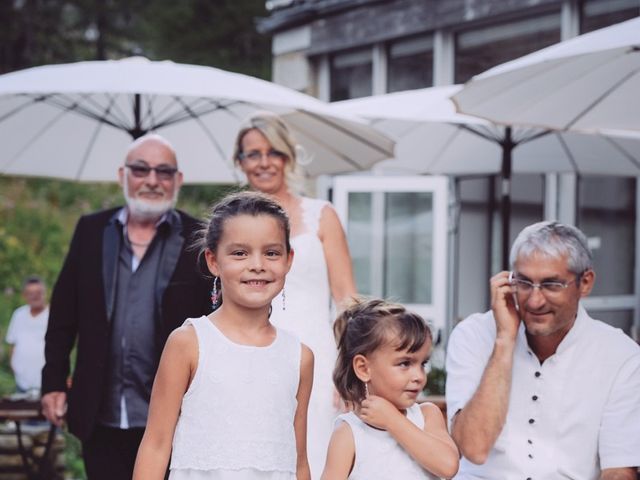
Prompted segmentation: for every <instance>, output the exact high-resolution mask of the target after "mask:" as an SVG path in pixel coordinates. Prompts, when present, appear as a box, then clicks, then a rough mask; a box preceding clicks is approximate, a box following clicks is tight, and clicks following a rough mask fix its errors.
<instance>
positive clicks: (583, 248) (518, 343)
mask: <svg viewBox="0 0 640 480" xmlns="http://www.w3.org/2000/svg"><path fill="white" fill-rule="evenodd" d="M510 261H511V267H512V271H511V272H506V271H505V272H500V273H498V274H497V275H495V276H494V277H493V278H492V279H491V311H489V312H487V313H484V314H475V315H471V316H470V317H469V318H467V319H465V320H464V321H462V322H461V323H460V324H459V325H458V326H456V328H455V329H454V331H453V332H452V335H451V338H450V340H449V346H448V350H447V385H446V394H447V409H448V415H449V420H450V427H451V433H452V436H453V438H454V440H455V441H456V443H457V444H458V447H459V448H460V451H461V453H462V455H463V457H464V458H463V459H462V461H461V463H460V471H459V472H458V475H457V476H456V479H492V480H495V479H507V480H510V479H522V480H526V479H530V480H552V479H553V480H556V479H558V480H559V479H564V478H566V479H576V480H577V479H580V480H597V479H602V480H614V479H615V480H635V479H636V472H637V466H638V465H640V448H639V446H640V347H639V346H638V345H637V344H636V343H635V342H634V341H633V340H632V339H631V338H629V337H627V336H626V335H625V334H624V333H623V332H622V331H621V330H618V329H614V328H612V327H611V326H609V325H606V324H605V323H603V322H600V321H598V320H594V319H592V318H591V317H589V315H588V314H587V312H586V311H585V310H584V308H583V307H582V306H581V305H580V299H581V298H582V297H585V296H586V295H588V294H589V293H590V292H591V289H592V288H593V285H594V282H595V273H594V271H593V266H592V254H591V251H590V250H589V247H588V245H587V240H586V237H585V236H584V234H583V233H582V232H580V230H578V229H577V228H575V227H573V226H569V225H562V224H560V223H557V222H540V223H537V224H534V225H531V226H529V227H527V228H525V229H524V230H523V231H522V232H521V233H520V235H519V236H518V238H517V239H516V240H515V242H514V244H513V246H512V249H511V256H510Z"/></svg>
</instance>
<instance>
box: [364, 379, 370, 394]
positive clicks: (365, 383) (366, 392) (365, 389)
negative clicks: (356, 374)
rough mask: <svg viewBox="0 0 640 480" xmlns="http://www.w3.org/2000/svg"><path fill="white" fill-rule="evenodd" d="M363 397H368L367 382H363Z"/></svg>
mask: <svg viewBox="0 0 640 480" xmlns="http://www.w3.org/2000/svg"><path fill="white" fill-rule="evenodd" d="M364 397H365V398H369V382H364Z"/></svg>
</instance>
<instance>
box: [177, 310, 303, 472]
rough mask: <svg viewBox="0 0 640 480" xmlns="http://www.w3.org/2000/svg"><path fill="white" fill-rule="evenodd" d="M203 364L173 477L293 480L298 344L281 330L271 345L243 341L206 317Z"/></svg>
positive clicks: (184, 418) (200, 327) (201, 323)
mask: <svg viewBox="0 0 640 480" xmlns="http://www.w3.org/2000/svg"><path fill="white" fill-rule="evenodd" d="M185 324H191V325H193V327H194V328H195V331H196V335H197V337H198V367H197V370H196V374H195V376H194V378H193V381H192V382H191V385H190V386H189V389H188V390H187V392H186V393H185V394H184V397H183V399H182V406H181V409H180V416H179V417H178V423H177V425H176V430H175V434H174V437H173V451H172V453H171V467H170V470H171V471H170V475H169V478H170V480H295V478H296V463H297V454H296V440H295V430H294V425H293V423H294V417H295V412H296V407H297V400H296V395H297V393H298V385H299V383H300V357H301V346H300V341H299V340H298V339H297V338H295V337H294V336H293V335H291V334H290V333H288V332H286V331H283V330H280V329H278V330H277V334H276V339H275V340H274V341H273V342H272V343H271V345H268V346H266V347H253V346H249V345H239V344H237V343H234V342H232V341H231V340H229V339H228V338H227V337H226V336H224V334H223V333H222V332H221V331H220V330H218V328H217V327H216V326H215V325H214V324H213V323H212V322H211V321H210V320H209V319H208V318H207V317H201V318H190V319H188V320H186V322H185Z"/></svg>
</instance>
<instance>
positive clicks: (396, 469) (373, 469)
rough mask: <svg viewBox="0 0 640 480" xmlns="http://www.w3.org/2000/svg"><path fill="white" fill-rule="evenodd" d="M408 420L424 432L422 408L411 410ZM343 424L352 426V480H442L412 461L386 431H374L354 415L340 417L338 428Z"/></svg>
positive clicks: (416, 407)
mask: <svg viewBox="0 0 640 480" xmlns="http://www.w3.org/2000/svg"><path fill="white" fill-rule="evenodd" d="M407 418H408V419H409V420H410V421H411V423H413V424H414V425H416V426H417V427H418V428H420V429H424V415H423V414H422V410H421V409H420V406H419V405H418V404H415V403H414V404H413V405H412V406H411V407H409V408H408V409H407ZM340 422H346V423H348V424H349V426H350V427H351V432H352V433H353V441H354V443H355V452H356V453H355V461H354V464H353V470H351V474H350V475H349V479H350V480H389V479H396V478H397V479H402V480H424V479H428V480H438V477H436V476H434V475H432V474H431V473H429V472H427V471H426V470H425V469H423V468H422V467H421V466H420V464H419V463H418V462H416V461H415V460H414V459H413V458H411V456H410V455H409V454H408V453H407V452H406V451H405V450H404V449H403V448H402V447H401V446H400V445H399V444H398V442H396V440H395V439H394V438H393V437H392V436H391V435H390V434H389V432H387V431H386V430H378V429H377V428H373V427H370V426H369V425H367V424H366V423H364V422H363V421H362V420H360V418H359V417H358V416H357V415H356V414H355V413H353V412H349V413H345V414H343V415H340V416H339V417H338V418H337V419H336V425H338V424H339V423H340Z"/></svg>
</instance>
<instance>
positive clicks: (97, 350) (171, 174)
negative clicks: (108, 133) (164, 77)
mask: <svg viewBox="0 0 640 480" xmlns="http://www.w3.org/2000/svg"><path fill="white" fill-rule="evenodd" d="M118 175H119V180H120V184H121V185H122V188H123V192H124V197H125V200H126V206H124V207H120V208H115V209H111V210H106V211H101V212H98V213H94V214H91V215H86V216H83V217H82V218H81V219H80V220H79V222H78V224H77V226H76V229H75V232H74V235H73V239H72V241H71V246H70V247H69V252H68V254H67V257H66V259H65V262H64V265H63V267H62V271H61V272H60V276H59V277H58V280H57V282H56V285H55V287H54V290H53V294H52V297H51V307H50V316H49V325H48V329H47V334H46V341H45V359H46V364H45V367H44V369H43V371H42V393H43V397H42V408H43V413H44V415H45V416H46V417H47V419H48V420H49V421H51V422H52V423H54V424H56V425H61V424H62V421H63V420H64V419H66V421H67V423H68V426H69V430H70V431H71V433H73V434H74V435H76V436H77V437H78V438H79V439H80V440H81V442H82V448H83V458H84V462H85V467H86V471H87V475H88V477H89V478H90V479H92V480H93V479H102V478H104V479H125V478H131V476H132V473H133V466H134V462H135V458H136V453H137V450H138V445H139V443H140V441H141V439H142V435H143V433H144V428H145V425H146V421H147V412H148V407H149V398H150V395H151V387H152V384H153V379H154V376H155V373H156V369H157V367H158V361H159V358H160V354H161V352H162V348H163V346H164V343H165V341H166V339H167V336H168V335H169V333H170V332H171V331H172V330H173V329H174V328H176V327H178V326H180V325H181V324H182V322H183V321H184V320H185V318H187V317H199V316H201V315H203V314H206V313H208V312H209V311H210V310H211V307H210V303H209V294H208V291H209V290H210V288H209V286H208V282H207V281H206V279H205V278H204V277H203V276H202V274H201V273H200V270H199V269H198V265H197V263H198V262H197V253H196V252H195V250H194V249H192V248H189V247H190V244H191V243H192V241H193V236H194V234H195V233H196V231H197V230H198V229H199V227H200V225H199V223H198V221H196V220H195V219H194V218H192V217H190V216H188V215H186V214H185V213H183V212H181V211H179V210H176V209H175V208H174V207H175V204H176V201H177V198H178V192H179V190H180V186H181V185H182V173H181V172H180V171H179V170H178V164H177V160H176V154H175V152H174V150H173V147H172V146H171V145H170V144H169V142H167V141H166V140H165V139H164V138H162V137H160V136H159V135H155V134H149V135H145V136H144V137H141V138H139V139H138V140H136V141H135V142H133V144H132V145H131V146H130V147H129V150H128V152H127V155H126V159H125V163H124V165H122V166H121V167H120V169H119V171H118ZM76 342H77V359H76V364H75V368H74V371H73V378H72V381H71V384H70V385H68V382H67V378H68V376H69V373H70V356H71V351H72V349H73V348H74V345H76ZM67 405H68V409H67Z"/></svg>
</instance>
